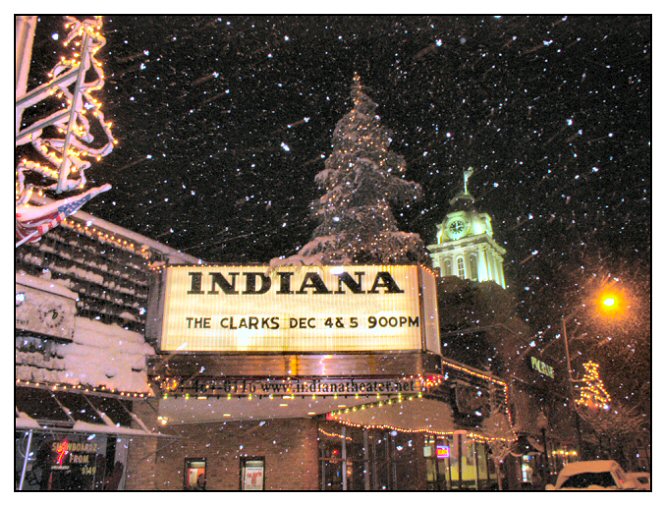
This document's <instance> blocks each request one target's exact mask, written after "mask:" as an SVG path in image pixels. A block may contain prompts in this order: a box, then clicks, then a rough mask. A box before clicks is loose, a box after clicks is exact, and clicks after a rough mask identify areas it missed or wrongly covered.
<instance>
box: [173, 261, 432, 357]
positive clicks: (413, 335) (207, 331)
mask: <svg viewBox="0 0 666 506" xmlns="http://www.w3.org/2000/svg"><path fill="white" fill-rule="evenodd" d="M435 290H436V289H435V278H434V275H433V274H432V273H431V272H430V271H428V270H426V269H424V268H423V267H420V266H416V265H401V266H396V265H354V266H300V267H295V266H294V267H292V266H290V267H279V268H276V269H270V268H269V267H267V266H173V267H168V268H167V269H166V273H165V278H164V296H163V314H162V325H161V338H160V343H161V350H162V351H182V352H297V353H300V352H307V353H315V352H316V353H333V352H374V351H431V352H433V353H435V354H439V336H438V329H439V324H438V316H437V304H436V293H435Z"/></svg>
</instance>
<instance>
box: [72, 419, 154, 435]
mask: <svg viewBox="0 0 666 506" xmlns="http://www.w3.org/2000/svg"><path fill="white" fill-rule="evenodd" d="M72 432H95V433H97V434H119V435H127V436H157V435H158V434H152V433H150V432H146V431H145V430H143V429H132V428H130V427H124V426H122V425H114V426H109V425H103V424H101V423H90V422H82V421H81V420H77V421H76V422H75V423H74V426H73V427H72Z"/></svg>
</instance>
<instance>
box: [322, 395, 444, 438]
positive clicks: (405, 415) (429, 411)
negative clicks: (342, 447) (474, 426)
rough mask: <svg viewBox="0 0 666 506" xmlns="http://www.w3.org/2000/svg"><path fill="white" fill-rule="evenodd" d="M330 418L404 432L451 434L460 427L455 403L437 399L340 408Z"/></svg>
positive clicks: (349, 423) (352, 424) (346, 423)
mask: <svg viewBox="0 0 666 506" xmlns="http://www.w3.org/2000/svg"><path fill="white" fill-rule="evenodd" d="M329 419H330V420H335V421H337V422H340V423H342V424H345V425H351V426H356V427H366V428H376V429H384V430H397V431H401V432H428V433H433V434H448V433H453V431H455V430H456V427H455V424H454V420H453V413H452V411H451V407H450V406H449V405H448V404H447V403H445V402H442V401H438V400H433V399H413V400H411V401H409V400H405V401H403V402H395V401H393V402H392V403H391V404H383V405H382V406H379V405H375V406H373V407H366V408H365V409H361V408H357V409H355V410H344V411H336V412H334V414H332V415H331V416H329Z"/></svg>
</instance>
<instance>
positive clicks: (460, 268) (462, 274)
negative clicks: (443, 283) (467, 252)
mask: <svg viewBox="0 0 666 506" xmlns="http://www.w3.org/2000/svg"><path fill="white" fill-rule="evenodd" d="M458 277H459V278H464V277H465V261H464V260H463V258H462V257H458Z"/></svg>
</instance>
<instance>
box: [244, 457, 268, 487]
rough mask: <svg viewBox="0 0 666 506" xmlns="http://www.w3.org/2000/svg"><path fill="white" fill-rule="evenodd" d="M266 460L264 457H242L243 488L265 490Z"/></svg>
mask: <svg viewBox="0 0 666 506" xmlns="http://www.w3.org/2000/svg"><path fill="white" fill-rule="evenodd" d="M264 471H265V462H264V458H263V457H244V458H242V459H241V490H264V481H265V472H264Z"/></svg>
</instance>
